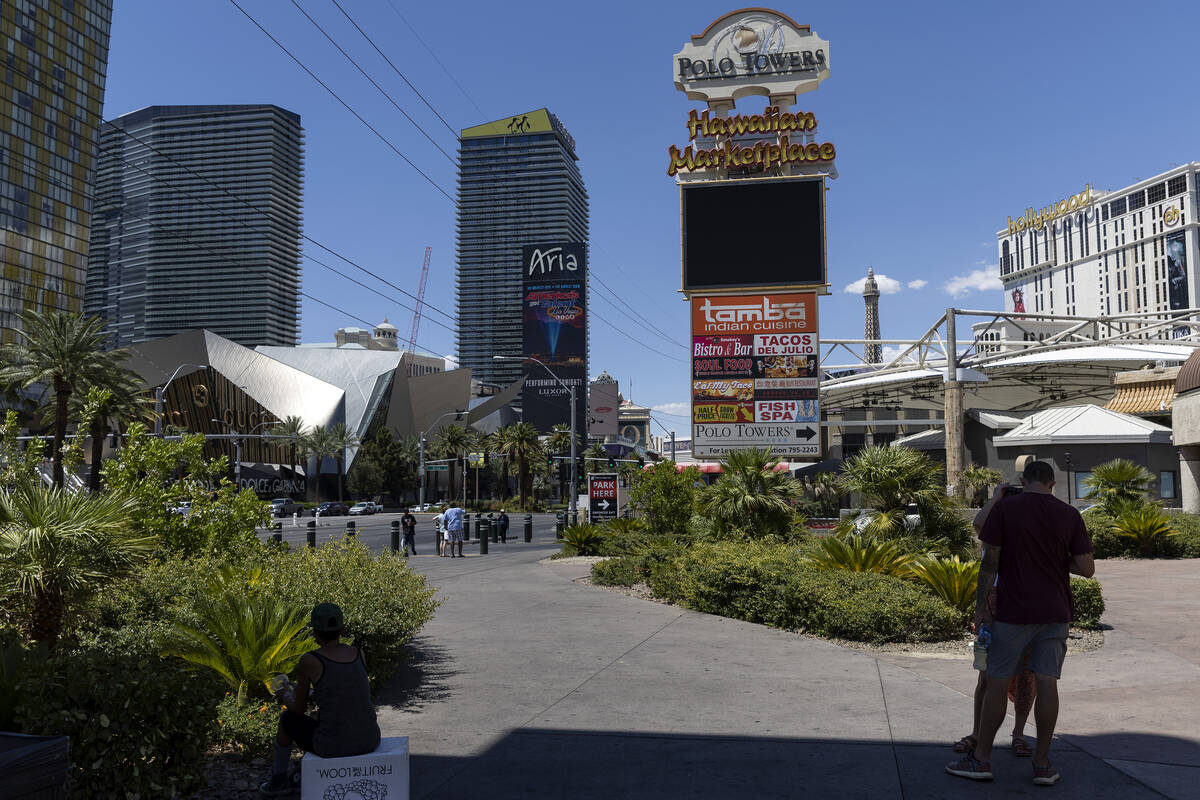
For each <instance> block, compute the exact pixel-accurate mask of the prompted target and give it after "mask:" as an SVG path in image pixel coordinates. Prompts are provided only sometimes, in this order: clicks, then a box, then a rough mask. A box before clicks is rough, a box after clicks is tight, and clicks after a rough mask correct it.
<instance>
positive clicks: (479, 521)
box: [475, 514, 483, 539]
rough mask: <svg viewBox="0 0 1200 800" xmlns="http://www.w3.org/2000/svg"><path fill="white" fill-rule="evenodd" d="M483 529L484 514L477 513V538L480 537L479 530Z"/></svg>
mask: <svg viewBox="0 0 1200 800" xmlns="http://www.w3.org/2000/svg"><path fill="white" fill-rule="evenodd" d="M481 530H483V515H482V514H476V515H475V538H476V539H478V538H479V532H480V531H481Z"/></svg>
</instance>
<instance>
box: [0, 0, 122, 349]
mask: <svg viewBox="0 0 1200 800" xmlns="http://www.w3.org/2000/svg"><path fill="white" fill-rule="evenodd" d="M111 17H112V0H74V1H73V2H72V0H4V2H2V3H0V41H3V46H4V75H3V84H2V85H0V86H2V88H0V237H2V240H0V246H2V248H3V250H2V254H0V263H2V264H3V274H2V275H0V340H2V341H5V342H9V341H13V339H14V338H15V330H16V329H18V328H19V327H20V325H21V321H20V318H21V314H22V313H23V312H24V311H26V310H59V311H80V310H81V309H82V306H83V295H84V280H85V275H86V273H87V268H88V257H87V253H88V226H89V224H90V220H91V200H90V192H91V182H92V175H93V169H94V160H95V158H96V139H97V132H98V130H99V128H100V114H101V108H102V106H103V103H104V77H105V73H106V71H107V68H108V31H109V20H110V19H111Z"/></svg>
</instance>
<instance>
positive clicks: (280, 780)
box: [258, 772, 292, 797]
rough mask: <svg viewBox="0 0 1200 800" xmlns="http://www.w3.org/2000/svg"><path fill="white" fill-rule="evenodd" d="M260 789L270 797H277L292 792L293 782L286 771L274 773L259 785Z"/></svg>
mask: <svg viewBox="0 0 1200 800" xmlns="http://www.w3.org/2000/svg"><path fill="white" fill-rule="evenodd" d="M258 791H260V792H262V793H263V794H265V795H267V796H268V797H277V796H279V795H285V794H291V793H292V782H291V780H290V779H289V778H288V775H287V773H286V772H285V773H284V774H282V775H272V776H271V777H270V778H268V779H267V780H265V781H263V782H262V783H260V784H259V785H258Z"/></svg>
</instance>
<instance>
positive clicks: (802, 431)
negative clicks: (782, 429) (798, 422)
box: [796, 425, 817, 440]
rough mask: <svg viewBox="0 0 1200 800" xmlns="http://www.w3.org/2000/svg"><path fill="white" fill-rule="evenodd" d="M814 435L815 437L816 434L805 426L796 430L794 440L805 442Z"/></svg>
mask: <svg viewBox="0 0 1200 800" xmlns="http://www.w3.org/2000/svg"><path fill="white" fill-rule="evenodd" d="M816 435H817V432H816V431H814V430H813V429H812V428H810V427H808V426H807V425H806V426H804V427H803V428H797V429H796V438H797V439H806V440H807V439H811V438H813V437H814V436H816Z"/></svg>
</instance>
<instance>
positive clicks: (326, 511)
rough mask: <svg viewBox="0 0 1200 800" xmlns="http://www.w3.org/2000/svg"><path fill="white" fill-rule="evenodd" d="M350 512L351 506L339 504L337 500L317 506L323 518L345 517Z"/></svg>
mask: <svg viewBox="0 0 1200 800" xmlns="http://www.w3.org/2000/svg"><path fill="white" fill-rule="evenodd" d="M349 511H350V506H348V505H346V504H345V503H339V502H338V501H337V500H333V501H330V502H328V503H321V505H319V506H317V513H318V514H320V515H321V516H322V517H344V516H346V514H347V513H348V512H349Z"/></svg>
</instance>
